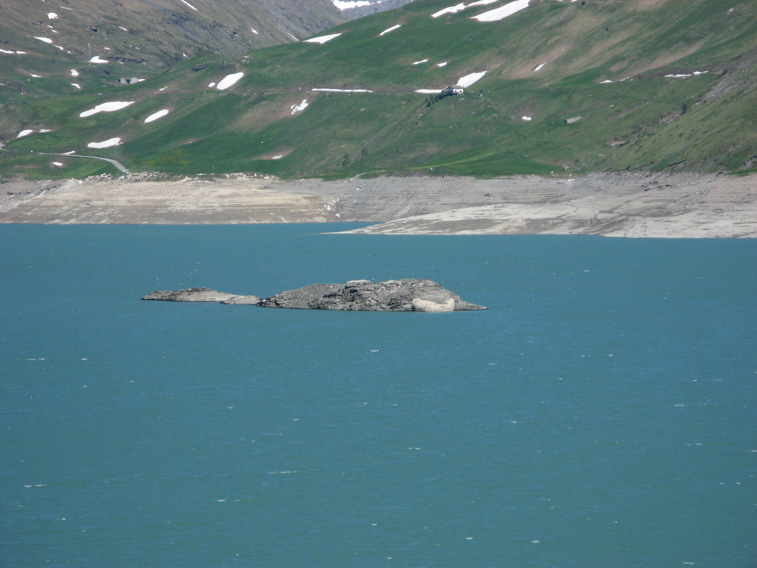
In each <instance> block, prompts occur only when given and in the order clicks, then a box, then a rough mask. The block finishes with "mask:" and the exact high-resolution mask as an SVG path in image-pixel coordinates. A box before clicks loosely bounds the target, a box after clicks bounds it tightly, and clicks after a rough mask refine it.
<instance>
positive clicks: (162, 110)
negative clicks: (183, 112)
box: [145, 108, 170, 124]
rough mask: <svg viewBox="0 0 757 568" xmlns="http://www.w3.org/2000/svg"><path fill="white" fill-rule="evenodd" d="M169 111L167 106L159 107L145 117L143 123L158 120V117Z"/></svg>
mask: <svg viewBox="0 0 757 568" xmlns="http://www.w3.org/2000/svg"><path fill="white" fill-rule="evenodd" d="M169 112H170V111H169V110H168V109H167V108H163V109H160V110H159V111H158V112H154V113H152V114H151V115H150V116H148V117H147V118H146V119H145V124H148V123H150V122H152V121H154V120H158V119H159V118H163V117H164V116H166V115H167V114H168V113H169Z"/></svg>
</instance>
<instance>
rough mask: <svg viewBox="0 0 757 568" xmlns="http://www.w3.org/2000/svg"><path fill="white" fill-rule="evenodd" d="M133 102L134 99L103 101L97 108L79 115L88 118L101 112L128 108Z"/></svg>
mask: <svg viewBox="0 0 757 568" xmlns="http://www.w3.org/2000/svg"><path fill="white" fill-rule="evenodd" d="M131 104H134V101H112V102H109V103H102V104H99V105H97V106H96V107H95V108H91V109H89V110H85V111H84V112H82V113H80V114H79V116H80V117H81V118H86V117H88V116H92V115H93V114H97V113H99V112H114V111H117V110H121V109H123V108H126V107H127V106H129V105H131Z"/></svg>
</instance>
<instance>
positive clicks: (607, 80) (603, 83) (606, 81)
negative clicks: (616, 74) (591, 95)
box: [599, 79, 615, 85]
mask: <svg viewBox="0 0 757 568" xmlns="http://www.w3.org/2000/svg"><path fill="white" fill-rule="evenodd" d="M614 82H615V81H613V80H612V79H605V80H604V81H602V82H600V83H599V84H600V85H605V84H607V83H614Z"/></svg>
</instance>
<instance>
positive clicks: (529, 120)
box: [521, 116, 533, 122]
mask: <svg viewBox="0 0 757 568" xmlns="http://www.w3.org/2000/svg"><path fill="white" fill-rule="evenodd" d="M521 118H522V119H523V120H525V121H526V122H531V119H532V118H533V117H532V116H521Z"/></svg>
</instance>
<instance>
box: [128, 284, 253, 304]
mask: <svg viewBox="0 0 757 568" xmlns="http://www.w3.org/2000/svg"><path fill="white" fill-rule="evenodd" d="M142 299H143V300H159V301H163V302H221V303H222V304H252V305H257V304H258V303H259V302H260V298H259V297H258V296H240V295H239V294H227V293H226V292H218V291H217V290H211V289H210V288H187V289H186V290H158V291H156V292H153V293H152V294H147V296H145V297H144V298H142Z"/></svg>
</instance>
